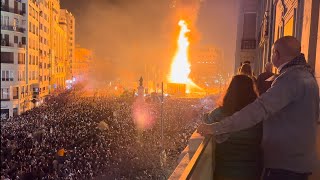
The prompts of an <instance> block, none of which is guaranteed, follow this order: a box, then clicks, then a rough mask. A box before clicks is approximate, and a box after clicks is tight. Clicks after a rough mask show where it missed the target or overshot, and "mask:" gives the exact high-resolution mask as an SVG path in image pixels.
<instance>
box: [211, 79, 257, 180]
mask: <svg viewBox="0 0 320 180" xmlns="http://www.w3.org/2000/svg"><path fill="white" fill-rule="evenodd" d="M256 98H257V93H256V88H255V84H254V80H252V79H251V78H250V77H248V76H246V75H236V76H234V77H233V78H232V81H231V83H230V85H229V87H228V89H227V92H226V94H225V96H224V97H223V101H222V104H221V106H220V107H218V108H217V109H215V110H213V111H211V112H210V113H209V115H208V118H207V120H206V121H207V122H206V123H213V122H217V121H220V120H221V119H222V118H224V117H226V116H231V115H232V114H234V113H236V112H237V111H239V110H241V109H242V108H244V107H245V106H247V105H248V104H250V103H252V102H253V101H254V100H255V99H256ZM261 138H262V125H261V123H260V124H257V125H256V126H254V127H252V128H249V129H247V130H243V131H239V132H235V133H232V134H227V135H222V136H218V137H216V142H217V143H216V149H215V172H214V176H215V178H214V179H215V180H229V179H230V180H258V179H260V175H261V171H262V163H261V159H262V157H261V156H262V152H261V148H260V142H261Z"/></svg>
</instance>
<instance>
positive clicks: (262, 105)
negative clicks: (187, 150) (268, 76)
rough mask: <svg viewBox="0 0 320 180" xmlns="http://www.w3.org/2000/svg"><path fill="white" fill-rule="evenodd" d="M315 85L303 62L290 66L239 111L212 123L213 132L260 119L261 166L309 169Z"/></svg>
mask: <svg viewBox="0 0 320 180" xmlns="http://www.w3.org/2000/svg"><path fill="white" fill-rule="evenodd" d="M318 117H319V88H318V84H317V82H316V79H315V78H314V76H313V75H312V73H311V72H310V71H309V70H308V68H306V66H304V65H297V66H292V67H289V68H287V69H284V70H283V72H281V74H280V75H279V76H278V77H277V78H276V79H275V81H274V82H273V83H272V86H271V88H270V89H269V90H268V91H267V92H266V93H264V94H263V95H262V96H260V97H259V98H257V100H256V101H254V102H253V103H251V104H249V105H248V106H246V107H245V108H243V109H242V110H241V111H239V112H237V113H235V114H234V115H232V116H230V117H228V118H226V119H224V120H223V121H221V122H220V123H216V124H215V125H214V126H213V128H214V132H215V134H216V135H219V134H224V133H229V132H234V131H239V130H242V129H246V128H248V127H251V126H253V125H255V124H257V123H258V122H261V121H264V122H263V141H262V146H263V151H264V163H265V168H276V169H285V170H290V171H295V172H301V173H309V172H312V169H313V163H314V160H315V158H316V154H315V153H316V152H315V151H316V126H317V120H318Z"/></svg>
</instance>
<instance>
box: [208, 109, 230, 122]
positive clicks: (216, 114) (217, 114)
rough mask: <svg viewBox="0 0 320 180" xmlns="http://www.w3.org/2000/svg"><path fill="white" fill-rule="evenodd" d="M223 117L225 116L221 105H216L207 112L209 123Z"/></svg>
mask: <svg viewBox="0 0 320 180" xmlns="http://www.w3.org/2000/svg"><path fill="white" fill-rule="evenodd" d="M225 117H226V115H225V113H224V112H223V109H222V107H217V108H215V109H214V110H212V111H210V112H209V123H214V122H218V121H220V120H222V119H223V118H225Z"/></svg>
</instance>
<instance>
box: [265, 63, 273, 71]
mask: <svg viewBox="0 0 320 180" xmlns="http://www.w3.org/2000/svg"><path fill="white" fill-rule="evenodd" d="M264 68H265V69H266V72H272V63H270V62H267V63H266V64H265V65H264Z"/></svg>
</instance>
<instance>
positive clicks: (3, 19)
mask: <svg viewBox="0 0 320 180" xmlns="http://www.w3.org/2000/svg"><path fill="white" fill-rule="evenodd" d="M1 26H9V16H2V15H1Z"/></svg>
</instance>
